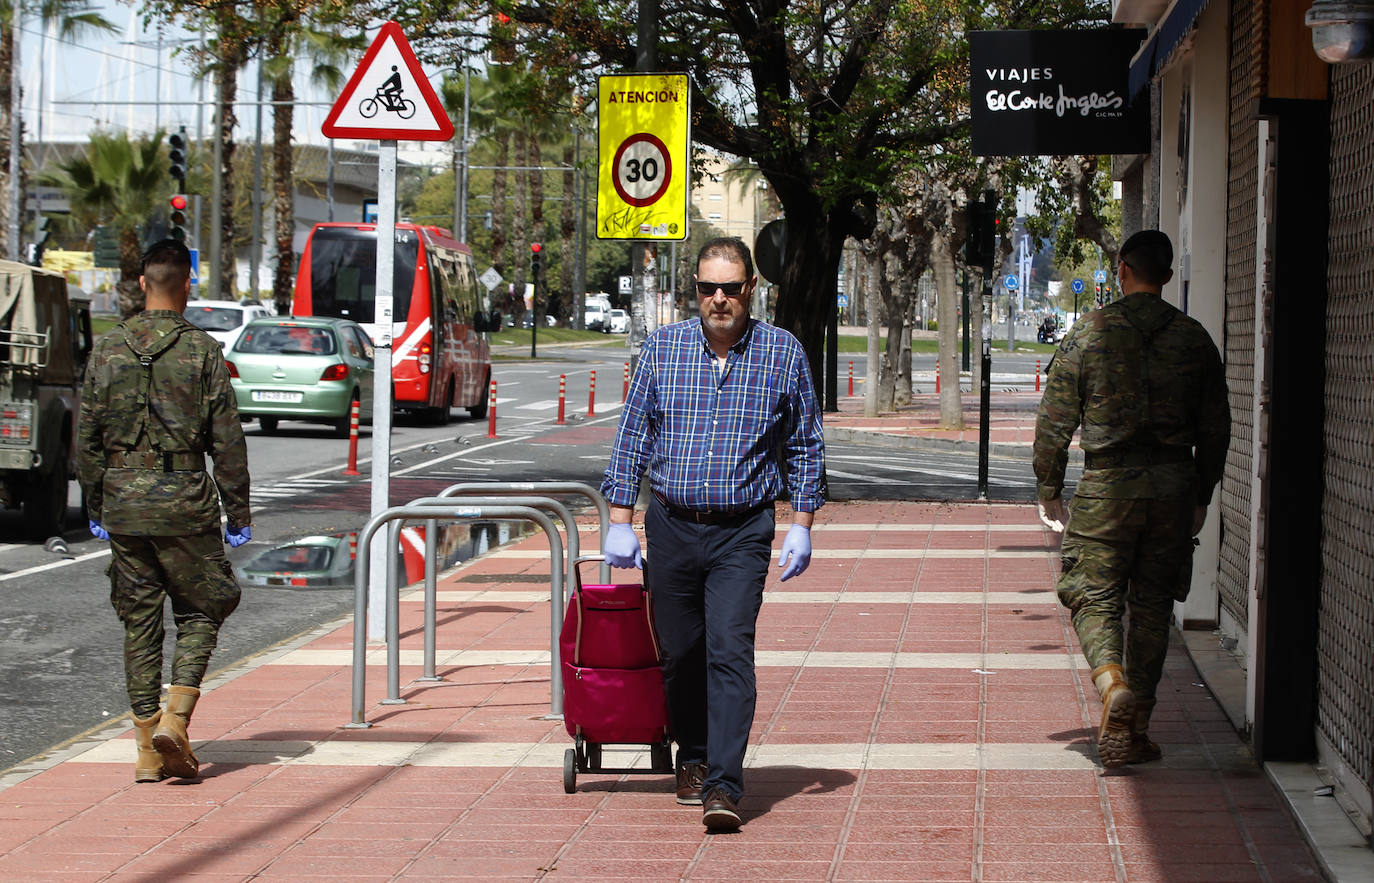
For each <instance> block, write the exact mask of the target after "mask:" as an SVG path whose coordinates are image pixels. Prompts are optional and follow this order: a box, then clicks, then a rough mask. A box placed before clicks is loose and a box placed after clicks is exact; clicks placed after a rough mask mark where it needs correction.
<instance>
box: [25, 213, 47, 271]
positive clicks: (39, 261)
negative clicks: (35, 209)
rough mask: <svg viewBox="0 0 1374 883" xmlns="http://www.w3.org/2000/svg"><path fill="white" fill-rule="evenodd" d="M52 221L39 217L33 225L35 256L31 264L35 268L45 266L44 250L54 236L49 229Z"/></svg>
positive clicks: (31, 259)
mask: <svg viewBox="0 0 1374 883" xmlns="http://www.w3.org/2000/svg"><path fill="white" fill-rule="evenodd" d="M50 224H51V219H49V218H47V217H45V216H43V215H39V216H38V220H36V221H34V224H33V254H32V257H31V258H30V261H29V263H31V264H32V265H33V266H35V267H41V266H43V249H45V248H47V247H48V237H49V236H51V235H52V230H50V229H49V225H50Z"/></svg>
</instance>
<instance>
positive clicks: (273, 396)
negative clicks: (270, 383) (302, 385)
mask: <svg viewBox="0 0 1374 883" xmlns="http://www.w3.org/2000/svg"><path fill="white" fill-rule="evenodd" d="M302 398H304V394H303V393H299V392H286V391H284V390H280V389H255V390H253V401H255V402H290V403H292V404H296V403H298V402H300V400H301V399H302Z"/></svg>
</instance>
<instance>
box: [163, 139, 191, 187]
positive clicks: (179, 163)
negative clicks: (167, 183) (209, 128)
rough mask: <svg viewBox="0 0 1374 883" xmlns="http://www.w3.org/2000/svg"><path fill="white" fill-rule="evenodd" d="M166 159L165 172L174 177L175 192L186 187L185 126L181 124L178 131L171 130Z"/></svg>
mask: <svg viewBox="0 0 1374 883" xmlns="http://www.w3.org/2000/svg"><path fill="white" fill-rule="evenodd" d="M167 146H168V148H169V149H168V151H167V159H168V160H169V161H170V165H169V167H168V169H167V173H168V174H169V175H171V176H172V177H173V178H175V179H176V182H177V192H181V191H183V190H185V189H186V127H185V126H183V127H182V128H181V131H180V132H173V133H172V137H170V138H168V139H167Z"/></svg>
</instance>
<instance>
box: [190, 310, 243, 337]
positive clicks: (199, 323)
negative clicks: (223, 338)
mask: <svg viewBox="0 0 1374 883" xmlns="http://www.w3.org/2000/svg"><path fill="white" fill-rule="evenodd" d="M186 318H187V320H189V321H190V323H191V324H192V325H194V326H196V327H197V328H204V329H205V330H206V331H233V330H234V329H235V328H237V327H239V326H240V325H242V324H243V310H236V309H234V308H233V307H198V306H196V305H195V304H191V305H190V306H189V307H187V308H186Z"/></svg>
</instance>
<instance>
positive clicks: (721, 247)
mask: <svg viewBox="0 0 1374 883" xmlns="http://www.w3.org/2000/svg"><path fill="white" fill-rule="evenodd" d="M707 258H721V259H723V260H727V261H729V262H730V263H732V264H744V278H745V279H746V280H749V279H753V278H754V259H753V257H752V256H750V254H749V246H747V245H745V244H744V240H742V239H740V238H739V237H738V236H721V237H719V238H717V239H711V240H708V241H707V242H706V244H705V245H703V246H702V247H701V251H699V252H697V267H700V266H701V262H702V261H704V260H706V259H707ZM716 281H719V280H716Z"/></svg>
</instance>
